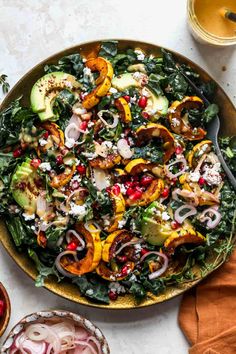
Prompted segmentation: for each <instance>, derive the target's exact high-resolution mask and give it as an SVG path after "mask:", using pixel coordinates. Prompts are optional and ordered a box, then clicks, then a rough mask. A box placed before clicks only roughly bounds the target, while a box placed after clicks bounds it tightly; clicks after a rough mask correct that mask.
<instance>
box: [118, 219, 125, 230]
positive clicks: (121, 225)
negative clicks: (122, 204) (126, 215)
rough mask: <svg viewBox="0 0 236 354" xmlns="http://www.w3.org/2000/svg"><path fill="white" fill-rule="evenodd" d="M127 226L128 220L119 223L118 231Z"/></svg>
mask: <svg viewBox="0 0 236 354" xmlns="http://www.w3.org/2000/svg"><path fill="white" fill-rule="evenodd" d="M125 224H126V220H125V219H122V220H119V221H118V229H122V227H124V226H125Z"/></svg>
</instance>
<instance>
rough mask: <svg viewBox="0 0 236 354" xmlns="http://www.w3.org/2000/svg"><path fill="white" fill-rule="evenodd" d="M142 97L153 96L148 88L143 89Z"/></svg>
mask: <svg viewBox="0 0 236 354" xmlns="http://www.w3.org/2000/svg"><path fill="white" fill-rule="evenodd" d="M142 96H145V97H147V98H148V97H150V96H151V95H150V92H149V91H148V90H147V89H146V87H144V88H143V89H142Z"/></svg>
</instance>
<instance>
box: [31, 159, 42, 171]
mask: <svg viewBox="0 0 236 354" xmlns="http://www.w3.org/2000/svg"><path fill="white" fill-rule="evenodd" d="M40 164H41V160H40V159H33V160H32V161H31V162H30V166H32V167H33V168H36V169H37V168H38V167H39V165H40Z"/></svg>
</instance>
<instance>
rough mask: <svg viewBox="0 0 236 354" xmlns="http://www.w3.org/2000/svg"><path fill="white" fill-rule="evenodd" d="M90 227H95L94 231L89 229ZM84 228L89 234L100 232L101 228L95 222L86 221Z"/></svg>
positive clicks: (91, 228)
mask: <svg viewBox="0 0 236 354" xmlns="http://www.w3.org/2000/svg"><path fill="white" fill-rule="evenodd" d="M91 225H93V226H95V227H96V229H94V228H93V227H91ZM84 227H85V229H86V230H87V231H89V232H93V233H98V232H100V231H101V227H100V226H99V225H98V224H97V223H96V222H95V221H92V220H90V221H87V222H86V223H85V224H84Z"/></svg>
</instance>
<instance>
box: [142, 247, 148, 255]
mask: <svg viewBox="0 0 236 354" xmlns="http://www.w3.org/2000/svg"><path fill="white" fill-rule="evenodd" d="M148 252H149V250H147V249H146V248H142V249H141V256H144V255H145V254H146V253H148Z"/></svg>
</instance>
